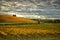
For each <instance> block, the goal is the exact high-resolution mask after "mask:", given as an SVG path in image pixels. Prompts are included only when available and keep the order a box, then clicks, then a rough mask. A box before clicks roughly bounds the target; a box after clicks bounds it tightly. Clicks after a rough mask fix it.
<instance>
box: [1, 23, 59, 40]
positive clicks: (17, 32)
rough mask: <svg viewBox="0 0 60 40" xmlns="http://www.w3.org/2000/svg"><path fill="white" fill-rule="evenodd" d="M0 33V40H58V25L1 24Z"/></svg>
mask: <svg viewBox="0 0 60 40" xmlns="http://www.w3.org/2000/svg"><path fill="white" fill-rule="evenodd" d="M22 30H23V31H22ZM45 30H46V31H45ZM0 31H1V32H4V33H6V34H7V35H4V34H3V36H1V35H0V40H60V23H40V24H37V23H14V24H5V23H3V24H0Z"/></svg>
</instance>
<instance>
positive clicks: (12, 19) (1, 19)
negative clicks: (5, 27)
mask: <svg viewBox="0 0 60 40" xmlns="http://www.w3.org/2000/svg"><path fill="white" fill-rule="evenodd" d="M0 22H35V21H33V20H30V19H26V18H22V17H14V16H8V15H3V14H0Z"/></svg>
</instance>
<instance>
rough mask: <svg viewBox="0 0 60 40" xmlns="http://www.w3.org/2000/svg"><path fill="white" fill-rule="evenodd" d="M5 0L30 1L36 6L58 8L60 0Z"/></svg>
mask: <svg viewBox="0 0 60 40" xmlns="http://www.w3.org/2000/svg"><path fill="white" fill-rule="evenodd" d="M5 1H16V2H20V3H27V4H29V3H32V4H34V5H36V6H37V7H38V8H56V9H60V0H5Z"/></svg>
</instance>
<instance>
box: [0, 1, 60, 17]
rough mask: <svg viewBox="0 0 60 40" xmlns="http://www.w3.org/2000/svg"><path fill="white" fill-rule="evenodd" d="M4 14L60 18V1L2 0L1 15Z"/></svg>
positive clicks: (0, 3) (0, 2)
mask: <svg viewBox="0 0 60 40" xmlns="http://www.w3.org/2000/svg"><path fill="white" fill-rule="evenodd" d="M2 12H5V13H6V12H7V14H10V13H8V12H13V13H14V14H15V13H16V14H18V15H39V16H40V15H43V16H45V17H48V18H50V17H51V18H60V0H0V13H2ZM5 13H3V14H5Z"/></svg>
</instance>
